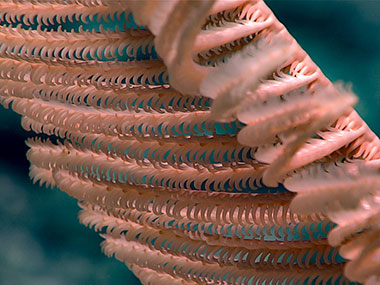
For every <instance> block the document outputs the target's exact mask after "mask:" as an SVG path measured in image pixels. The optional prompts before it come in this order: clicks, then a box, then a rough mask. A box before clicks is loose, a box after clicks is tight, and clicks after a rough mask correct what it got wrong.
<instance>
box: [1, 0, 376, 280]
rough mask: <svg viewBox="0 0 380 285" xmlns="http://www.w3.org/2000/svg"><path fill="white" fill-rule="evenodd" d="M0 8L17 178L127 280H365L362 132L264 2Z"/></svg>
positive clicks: (371, 151)
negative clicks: (86, 232) (15, 125)
mask: <svg viewBox="0 0 380 285" xmlns="http://www.w3.org/2000/svg"><path fill="white" fill-rule="evenodd" d="M0 13H1V26H0V34H1V37H0V40H1V47H0V80H1V87H0V100H1V103H2V104H3V105H4V106H5V107H8V106H11V107H12V108H13V110H14V111H15V112H17V113H19V114H21V115H22V116H23V117H22V126H23V127H24V128H25V129H26V130H32V131H33V132H34V133H35V138H33V139H30V140H29V141H28V142H27V143H28V145H29V147H30V150H29V151H28V154H27V156H28V159H29V160H30V163H31V168H30V175H31V177H32V179H33V181H34V182H37V181H39V183H40V184H41V185H42V184H46V185H47V186H52V187H54V186H56V187H57V188H59V189H61V190H62V191H65V192H66V193H67V194H69V195H71V196H73V197H74V198H76V199H78V200H79V201H80V205H81V207H82V210H81V211H80V214H79V217H80V221H81V222H82V223H83V224H85V225H88V226H90V227H94V229H95V230H97V231H100V232H101V236H102V237H103V238H104V241H103V242H102V249H103V251H104V253H105V254H107V255H109V256H115V258H117V259H118V260H120V261H122V262H125V264H126V265H127V266H128V267H129V268H130V269H131V270H132V271H133V272H134V273H135V274H136V275H137V276H138V277H139V278H140V280H141V281H142V282H143V283H144V284H194V283H201V284H205V283H217V284H349V283H350V282H351V283H353V282H362V283H364V282H366V283H367V284H376V283H377V282H379V279H378V278H379V276H380V238H379V236H380V193H379V189H380V176H379V167H380V142H379V139H378V138H377V137H376V136H375V135H374V134H373V133H372V132H371V130H370V129H369V128H368V127H367V125H366V124H365V123H364V122H363V121H362V119H361V118H360V117H359V116H358V114H357V113H356V112H355V111H354V110H353V109H352V106H353V105H354V104H355V103H356V100H357V99H356V96H355V95H353V94H352V93H351V92H350V91H349V90H347V88H344V87H343V86H339V85H333V84H332V83H331V82H330V81H329V80H328V79H327V78H326V77H325V76H324V75H323V74H322V72H321V71H320V70H319V69H318V67H317V66H316V65H315V64H314V63H313V62H312V61H311V59H310V58H309V57H308V55H307V54H306V53H305V52H304V51H303V50H302V49H301V48H300V47H299V45H298V44H297V43H296V41H295V40H294V39H293V38H292V37H291V36H290V35H289V33H288V32H287V30H286V29H285V28H284V26H283V25H282V24H281V23H279V21H278V20H277V19H276V18H275V16H274V15H273V13H272V12H271V10H270V9H269V8H268V7H267V6H266V5H265V3H264V2H263V1H260V0H251V1H247V0H229V1H227V0H221V1H215V0H204V1H186V0H172V1H164V0H162V1H161V0H155V1H153V0H138V1H129V0H124V1H122V0H1V1H0ZM136 23H137V24H136Z"/></svg>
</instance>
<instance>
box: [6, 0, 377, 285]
mask: <svg viewBox="0 0 380 285" xmlns="http://www.w3.org/2000/svg"><path fill="white" fill-rule="evenodd" d="M267 3H268V5H269V6H270V7H271V8H272V10H273V11H274V12H275V14H276V15H277V17H278V18H279V20H280V21H281V22H283V23H284V24H285V26H286V27H287V28H288V29H289V31H290V33H291V34H292V35H293V36H294V37H295V38H296V39H297V40H298V42H299V43H300V45H301V46H302V47H303V48H304V49H305V50H306V51H307V52H308V53H309V54H310V56H311V57H312V58H313V59H314V61H315V62H316V63H317V64H318V65H319V66H320V67H321V69H322V70H323V71H324V73H325V74H326V75H327V77H329V78H330V79H331V80H332V81H336V80H344V81H346V82H352V84H353V89H354V91H355V92H356V93H357V94H358V95H359V97H360V102H359V104H358V105H357V107H356V109H357V110H358V112H359V113H360V115H361V116H362V117H363V118H364V119H365V120H366V122H367V123H368V124H369V125H370V127H371V128H372V129H373V130H374V131H375V132H376V133H377V134H378V135H379V134H380V122H379V120H380V114H379V111H380V53H379V50H380V1H331V0H330V1H311V0H308V1H285V0H284V1H267ZM26 136H27V134H26V132H25V131H24V130H23V129H22V128H21V126H20V117H19V116H18V115H17V114H15V113H13V112H12V111H10V110H5V109H3V108H0V144H1V147H0V284H29V285H33V284H36V285H37V284H38V285H43V284H49V285H51V284H138V281H137V280H136V278H134V277H133V276H132V275H131V273H129V272H128V270H127V269H126V267H125V266H124V265H123V264H122V263H120V262H118V261H116V260H115V259H109V258H107V257H105V256H104V255H103V254H102V253H101V252H100V247H99V243H100V242H101V238H100V237H99V236H98V235H97V234H96V233H95V232H93V231H92V230H90V229H87V228H86V227H84V226H82V225H80V224H79V223H78V219H77V211H78V207H77V205H76V201H74V200H73V199H71V198H69V197H68V196H67V195H66V194H64V193H62V192H60V191H58V190H56V189H54V190H50V189H46V188H40V187H38V186H36V185H33V184H32V183H31V182H30V181H29V179H28V167H29V163H28V161H27V160H26V158H25V153H26V151H27V147H26V146H25V144H24V141H25V138H26Z"/></svg>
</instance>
